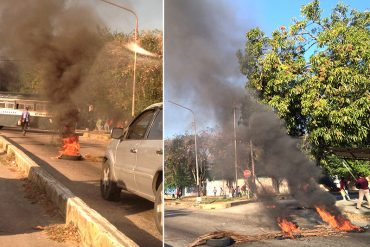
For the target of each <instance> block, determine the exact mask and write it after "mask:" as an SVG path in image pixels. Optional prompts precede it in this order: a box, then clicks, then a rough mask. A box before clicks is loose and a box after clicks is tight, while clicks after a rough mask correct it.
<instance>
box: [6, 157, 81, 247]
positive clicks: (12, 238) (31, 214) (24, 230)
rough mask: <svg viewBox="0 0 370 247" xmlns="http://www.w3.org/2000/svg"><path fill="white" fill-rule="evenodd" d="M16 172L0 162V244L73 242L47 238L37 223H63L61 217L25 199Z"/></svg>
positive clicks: (35, 246)
mask: <svg viewBox="0 0 370 247" xmlns="http://www.w3.org/2000/svg"><path fill="white" fill-rule="evenodd" d="M21 179H22V177H21V176H20V173H19V172H16V171H14V170H13V171H11V170H10V169H9V168H8V167H5V166H3V165H2V164H0V198H1V200H0V219H1V220H0V246H4V247H5V246H11V247H24V246H27V247H45V246H48V247H73V246H75V244H74V243H71V242H68V243H58V242H55V241H53V240H50V239H48V236H47V235H46V233H45V232H44V231H39V230H35V227H37V226H47V225H50V224H63V223H64V220H63V218H62V217H61V216H53V217H52V216H50V215H48V214H47V213H46V212H45V209H43V208H42V207H41V205H39V204H37V203H31V201H30V200H28V199H26V198H25V192H24V188H23V183H24V181H22V180H21Z"/></svg>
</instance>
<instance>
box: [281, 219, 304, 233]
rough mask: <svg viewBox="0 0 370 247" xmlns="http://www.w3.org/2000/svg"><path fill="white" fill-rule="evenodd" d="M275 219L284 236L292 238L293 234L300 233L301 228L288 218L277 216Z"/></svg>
mask: <svg viewBox="0 0 370 247" xmlns="http://www.w3.org/2000/svg"><path fill="white" fill-rule="evenodd" d="M277 221H278V225H279V226H280V228H281V230H282V232H283V233H284V235H285V236H287V237H290V238H294V235H300V233H301V230H300V229H299V228H298V226H297V225H296V224H294V223H293V222H290V221H289V220H287V219H285V218H280V217H278V218H277Z"/></svg>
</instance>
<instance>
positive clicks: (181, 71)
mask: <svg viewBox="0 0 370 247" xmlns="http://www.w3.org/2000/svg"><path fill="white" fill-rule="evenodd" d="M227 3H228V1H207V0H204V1H197V0H188V1H182V0H171V1H166V2H165V58H166V59H165V78H166V90H167V92H166V94H165V97H166V98H170V99H177V100H178V101H179V99H182V100H184V99H190V100H191V101H192V102H193V104H192V106H191V107H192V108H193V109H196V114H197V117H198V118H199V119H200V121H202V120H203V121H206V120H207V119H208V118H213V119H215V121H216V124H217V125H219V126H220V127H221V128H222V132H223V133H224V137H225V138H228V139H230V140H232V138H233V127H232V126H233V125H232V123H233V107H238V109H239V110H238V116H239V124H238V137H237V139H239V140H242V141H244V144H243V143H242V141H241V143H239V144H238V145H239V147H240V146H241V145H244V146H242V148H239V150H245V152H244V153H241V154H239V155H240V157H241V158H242V159H244V160H246V159H247V157H248V156H249V148H248V147H249V141H250V140H252V141H253V144H254V146H255V147H256V149H258V150H260V153H259V155H258V159H257V161H256V168H258V172H259V174H260V175H262V176H269V177H272V178H275V179H286V180H287V181H288V184H289V188H290V192H291V194H292V195H293V196H294V197H295V198H296V199H297V200H298V201H299V202H300V203H301V204H303V205H304V206H309V207H312V206H316V205H322V206H325V207H327V208H329V209H331V210H332V212H334V211H335V208H334V202H335V200H334V199H333V197H331V196H330V194H328V193H326V192H323V191H322V190H321V189H320V188H319V185H318V184H317V181H318V179H319V177H320V176H321V170H320V169H319V168H318V167H316V166H315V165H314V163H313V162H311V161H310V160H308V158H307V157H306V156H305V155H304V154H303V153H302V151H301V150H299V148H298V145H299V142H298V141H297V140H294V139H292V138H291V137H289V136H288V135H287V133H286V131H285V129H284V124H283V123H282V122H281V121H279V120H278V118H277V117H276V116H275V114H274V113H273V111H272V110H270V109H268V108H266V107H264V106H262V105H260V104H258V103H257V102H256V101H255V100H253V98H252V97H251V96H250V95H249V93H248V92H246V90H245V89H244V88H243V86H241V85H240V84H239V86H238V85H237V83H235V81H240V79H241V75H240V72H239V71H238V69H239V66H238V64H237V58H236V55H235V54H236V51H237V50H238V49H240V48H241V47H242V43H243V42H245V41H244V39H243V34H241V35H240V32H239V30H240V26H238V25H237V24H236V23H237V22H236V19H235V13H233V11H232V10H231V8H230V6H228V5H227ZM252 11H253V10H252V9H251V12H252ZM249 14H250V13H245V15H249ZM251 24H253V23H251ZM251 24H250V25H251ZM247 29H248V26H247V25H245V26H244V32H246V31H247ZM187 102H189V100H188V101H187ZM233 155H234V154H233V153H230V157H229V162H225V163H223V164H221V165H223V166H224V167H222V168H221V169H223V170H224V171H230V172H231V173H233V169H234V168H233V164H234V156H233ZM245 163H246V162H245ZM239 165H240V164H239ZM218 170H219V169H218ZM260 198H262V195H260ZM268 198H269V200H273V198H272V197H268ZM335 212H336V211H335ZM273 214H274V216H275V215H279V216H282V214H284V212H283V210H282V209H279V208H276V209H275V210H273Z"/></svg>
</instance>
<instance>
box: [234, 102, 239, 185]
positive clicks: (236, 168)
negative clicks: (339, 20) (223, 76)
mask: <svg viewBox="0 0 370 247" xmlns="http://www.w3.org/2000/svg"><path fill="white" fill-rule="evenodd" d="M234 155H235V157H234V164H235V189H236V188H237V187H238V156H237V152H236V107H235V106H234Z"/></svg>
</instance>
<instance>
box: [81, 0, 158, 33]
mask: <svg viewBox="0 0 370 247" xmlns="http://www.w3.org/2000/svg"><path fill="white" fill-rule="evenodd" d="M80 1H83V2H85V1H86V0H80ZM88 1H89V2H88V4H90V5H92V6H93V7H94V8H95V9H96V10H97V12H98V14H99V15H100V16H101V18H102V19H103V20H104V21H105V23H106V24H107V26H108V27H109V28H110V30H112V31H118V32H125V33H129V32H132V31H133V30H134V28H135V17H134V16H133V15H132V14H131V13H129V12H127V11H125V10H122V9H119V8H117V7H115V6H113V5H109V4H107V3H104V2H102V1H100V0H88ZM109 1H110V2H113V3H116V4H119V5H122V6H124V7H127V8H130V9H132V10H133V11H134V12H136V14H137V16H138V20H139V30H152V29H159V30H163V1H162V0H109Z"/></svg>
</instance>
